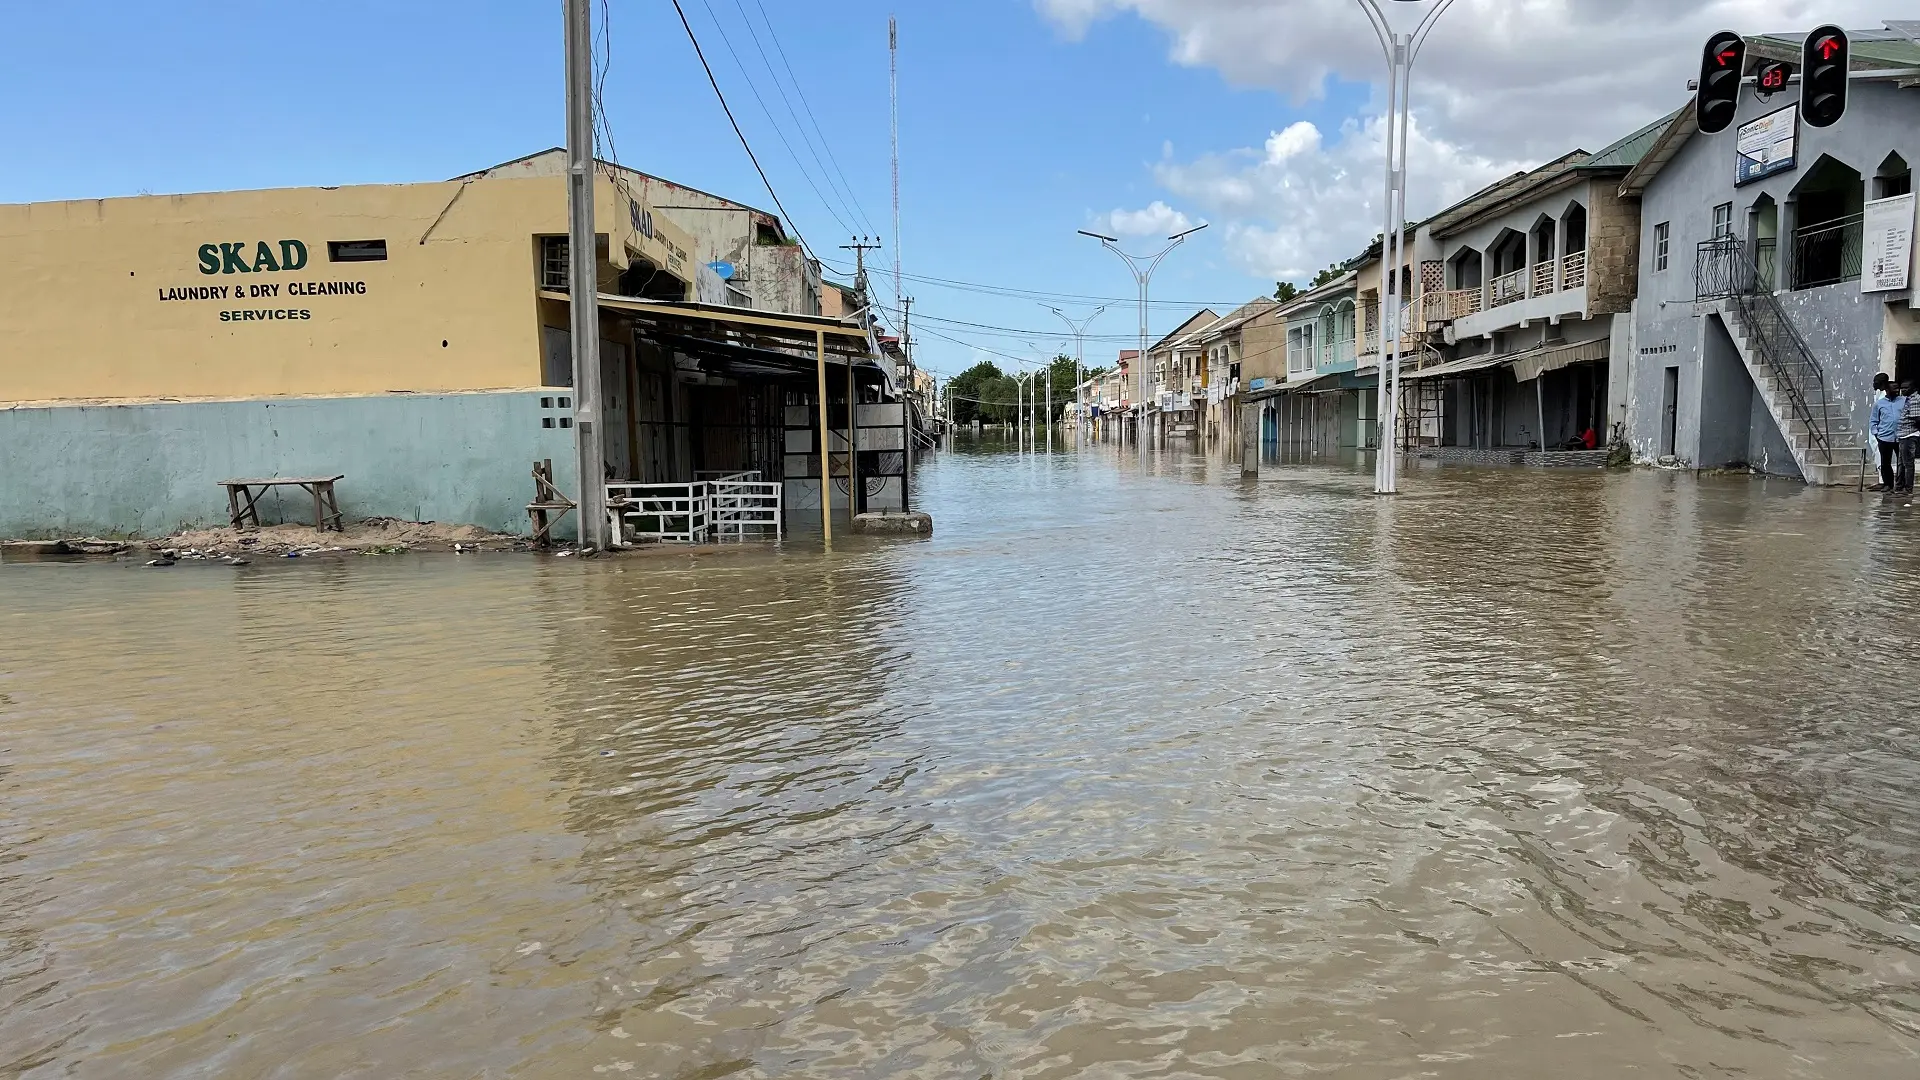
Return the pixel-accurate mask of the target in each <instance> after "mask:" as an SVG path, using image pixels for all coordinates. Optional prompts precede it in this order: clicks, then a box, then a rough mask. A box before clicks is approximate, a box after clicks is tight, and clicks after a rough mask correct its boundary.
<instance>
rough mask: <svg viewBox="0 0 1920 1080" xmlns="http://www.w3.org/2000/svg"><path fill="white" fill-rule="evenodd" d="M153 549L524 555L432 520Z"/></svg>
mask: <svg viewBox="0 0 1920 1080" xmlns="http://www.w3.org/2000/svg"><path fill="white" fill-rule="evenodd" d="M147 547H148V548H149V549H152V550H155V551H158V550H162V549H166V548H172V549H175V550H177V551H179V552H181V553H182V554H183V555H188V554H189V553H191V555H190V557H199V558H222V557H226V556H233V555H260V556H267V557H271V558H285V557H288V556H292V557H295V558H299V557H302V556H307V555H319V554H324V553H327V552H345V553H348V554H362V555H401V554H405V553H406V552H409V551H454V550H459V551H461V552H477V551H524V550H526V548H527V542H526V540H525V538H523V537H518V536H509V535H507V534H504V533H496V532H489V531H487V530H486V529H483V528H480V527H479V526H477V525H447V524H442V523H439V522H433V521H401V520H399V519H397V518H367V519H366V520H364V521H358V522H353V523H350V524H349V525H348V526H347V527H346V529H345V530H344V531H342V532H325V533H323V532H316V531H314V529H313V527H312V526H310V525H268V526H265V527H263V528H259V529H240V530H236V529H230V528H226V527H224V526H223V527H220V528H212V529H189V530H187V531H186V532H183V533H180V534H178V535H176V536H169V537H167V538H165V539H163V540H155V541H153V542H151V543H149V544H148V545H147Z"/></svg>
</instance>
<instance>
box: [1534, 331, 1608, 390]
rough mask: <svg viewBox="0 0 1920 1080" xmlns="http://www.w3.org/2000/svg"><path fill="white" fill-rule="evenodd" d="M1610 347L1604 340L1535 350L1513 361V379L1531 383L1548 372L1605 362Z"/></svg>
mask: <svg viewBox="0 0 1920 1080" xmlns="http://www.w3.org/2000/svg"><path fill="white" fill-rule="evenodd" d="M1611 345H1612V343H1611V342H1609V341H1608V340H1607V339H1606V338H1601V339H1600V340H1598V341H1581V342H1576V343H1574V344H1572V345H1550V346H1547V347H1545V348H1540V349H1535V350H1533V351H1532V352H1529V353H1527V354H1526V355H1524V356H1521V357H1518V358H1516V359H1515V360H1514V361H1513V377H1514V378H1516V379H1518V380H1520V381H1521V382H1532V381H1533V380H1534V379H1537V378H1539V377H1540V376H1541V375H1544V374H1546V373H1547V372H1549V371H1558V370H1560V369H1561V368H1563V367H1569V366H1571V365H1574V364H1590V363H1594V362H1596V361H1600V360H1605V359H1607V357H1608V356H1609V355H1610V354H1611Z"/></svg>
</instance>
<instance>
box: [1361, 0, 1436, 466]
mask: <svg viewBox="0 0 1920 1080" xmlns="http://www.w3.org/2000/svg"><path fill="white" fill-rule="evenodd" d="M1397 2H1400V3H1419V2H1421V0H1397ZM1359 4H1360V7H1361V9H1362V10H1364V11H1365V12H1366V13H1367V19H1368V21H1369V22H1371V23H1372V24H1373V32H1374V33H1375V34H1377V35H1378V36H1379V38H1380V48H1381V51H1382V52H1384V53H1385V54H1386V58H1387V130H1386V132H1385V135H1386V138H1385V142H1386V147H1387V200H1386V207H1385V210H1386V219H1387V227H1386V231H1385V232H1384V233H1382V234H1381V238H1380V271H1381V289H1380V310H1381V314H1380V336H1381V338H1382V339H1383V340H1382V344H1383V345H1384V346H1385V351H1384V352H1383V353H1382V355H1381V359H1380V401H1379V407H1378V408H1377V409H1376V410H1375V413H1376V417H1375V422H1376V423H1377V424H1378V425H1379V431H1380V433H1379V436H1378V438H1377V442H1378V443H1379V449H1378V450H1376V451H1375V453H1374V463H1373V491H1374V494H1376V495H1391V494H1394V493H1395V492H1398V491H1399V490H1400V457H1399V454H1398V449H1397V447H1396V446H1395V445H1394V443H1395V440H1396V433H1397V432H1398V430H1399V427H1400V274H1401V265H1400V264H1401V263H1402V262H1403V261H1404V259H1405V252H1404V248H1405V242H1406V236H1405V234H1406V229H1407V130H1408V128H1409V127H1411V126H1412V123H1413V112H1412V106H1411V103H1410V99H1411V97H1412V93H1413V62H1414V60H1416V59H1417V58H1418V57H1419V56H1420V49H1421V47H1422V46H1424V45H1425V44H1426V43H1427V35H1428V34H1429V33H1432V31H1433V24H1434V23H1435V22H1437V21H1439V19H1440V16H1442V15H1444V14H1446V11H1447V9H1448V8H1449V7H1452V6H1453V0H1439V2H1438V3H1436V4H1435V5H1434V6H1433V7H1432V8H1430V9H1429V10H1428V11H1427V13H1426V16H1425V17H1424V18H1422V19H1421V20H1420V25H1419V26H1418V27H1416V28H1415V29H1414V31H1413V33H1411V34H1396V33H1395V32H1394V29H1393V24H1392V23H1390V22H1388V21H1387V14H1386V12H1385V11H1382V10H1381V8H1380V4H1379V0H1359Z"/></svg>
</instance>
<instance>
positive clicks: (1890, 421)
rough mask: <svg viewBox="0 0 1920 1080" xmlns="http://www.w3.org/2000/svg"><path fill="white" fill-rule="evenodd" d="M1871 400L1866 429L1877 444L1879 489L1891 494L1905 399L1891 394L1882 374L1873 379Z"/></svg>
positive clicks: (1905, 403) (1890, 389)
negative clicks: (1878, 445)
mask: <svg viewBox="0 0 1920 1080" xmlns="http://www.w3.org/2000/svg"><path fill="white" fill-rule="evenodd" d="M1873 391H1874V395H1875V400H1874V403H1873V412H1872V414H1871V416H1870V418H1869V419H1868V421H1867V429H1868V430H1869V431H1870V432H1872V434H1873V440H1874V441H1875V442H1877V443H1879V444H1880V490H1882V491H1892V490H1893V486H1894V475H1893V463H1894V461H1895V460H1896V459H1897V457H1898V455H1899V453H1900V417H1901V416H1902V415H1904V414H1905V413H1906V411H1907V402H1906V399H1905V398H1902V397H1899V396H1897V395H1895V393H1894V391H1893V387H1892V386H1891V385H1890V380H1888V378H1887V377H1886V376H1885V375H1875V376H1874V377H1873Z"/></svg>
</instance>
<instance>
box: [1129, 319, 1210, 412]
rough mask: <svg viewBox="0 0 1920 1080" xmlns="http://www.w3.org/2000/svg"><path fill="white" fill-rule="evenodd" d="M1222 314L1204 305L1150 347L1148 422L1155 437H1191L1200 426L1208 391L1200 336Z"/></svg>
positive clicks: (1204, 358)
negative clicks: (1204, 384)
mask: <svg viewBox="0 0 1920 1080" xmlns="http://www.w3.org/2000/svg"><path fill="white" fill-rule="evenodd" d="M1219 320H1220V316H1219V315H1217V314H1215V313H1214V311H1213V309H1212V308H1202V309H1201V310H1199V311H1197V312H1194V313H1193V314H1192V315H1190V316H1188V317H1187V319H1186V320H1185V321H1184V322H1182V323H1181V324H1180V325H1179V326H1177V327H1174V329H1173V331H1172V332H1171V333H1169V334H1168V335H1167V336H1165V337H1163V338H1161V339H1160V340H1159V341H1157V342H1154V343H1153V345H1152V346H1150V347H1149V348H1148V349H1147V372H1148V397H1147V413H1146V418H1145V422H1146V424H1147V426H1148V429H1149V431H1151V432H1152V433H1153V435H1154V437H1156V438H1162V439H1164V438H1169V437H1176V436H1177V437H1181V438H1186V437H1190V436H1192V435H1194V434H1196V433H1198V432H1199V430H1200V423H1199V421H1200V415H1201V410H1202V409H1203V408H1204V406H1205V402H1206V391H1205V389H1204V387H1203V386H1202V384H1201V380H1202V378H1203V372H1204V370H1205V368H1206V350H1205V349H1204V348H1203V347H1202V346H1201V342H1200V336H1201V332H1202V331H1204V330H1205V329H1206V328H1207V327H1208V326H1211V325H1212V324H1214V323H1216V322H1218V321H1219Z"/></svg>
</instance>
